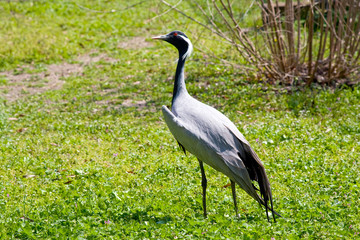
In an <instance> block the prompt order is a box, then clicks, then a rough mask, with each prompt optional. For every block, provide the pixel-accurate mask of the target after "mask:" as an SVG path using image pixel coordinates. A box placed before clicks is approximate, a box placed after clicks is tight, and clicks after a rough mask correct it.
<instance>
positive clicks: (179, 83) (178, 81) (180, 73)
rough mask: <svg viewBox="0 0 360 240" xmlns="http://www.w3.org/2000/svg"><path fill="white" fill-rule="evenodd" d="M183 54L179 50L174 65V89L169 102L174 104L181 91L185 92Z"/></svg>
mask: <svg viewBox="0 0 360 240" xmlns="http://www.w3.org/2000/svg"><path fill="white" fill-rule="evenodd" d="M183 55H184V54H182V53H181V52H179V60H178V64H177V67H176V73H175V82H174V90H173V98H172V101H171V104H172V105H173V104H174V101H175V99H176V98H177V97H178V96H179V95H180V94H181V93H187V90H186V85H185V77H184V68H185V60H186V57H185V58H184V59H183Z"/></svg>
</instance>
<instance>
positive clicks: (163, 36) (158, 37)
mask: <svg viewBox="0 0 360 240" xmlns="http://www.w3.org/2000/svg"><path fill="white" fill-rule="evenodd" d="M152 39H159V40H165V39H167V36H166V35H160V36H156V37H152Z"/></svg>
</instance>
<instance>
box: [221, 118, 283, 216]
mask: <svg viewBox="0 0 360 240" xmlns="http://www.w3.org/2000/svg"><path fill="white" fill-rule="evenodd" d="M225 127H226V128H228V129H229V131H230V132H231V133H232V134H233V135H234V136H235V137H236V138H237V139H238V140H239V142H240V143H241V144H242V145H243V149H244V152H243V153H241V152H239V153H238V154H239V157H240V158H241V159H242V161H243V163H244V164H245V166H246V168H247V171H248V173H249V175H250V178H251V180H255V181H257V182H258V184H259V187H260V194H261V196H262V197H263V199H261V204H262V205H264V206H265V209H266V212H267V210H268V209H269V210H271V211H272V213H273V214H276V215H278V216H280V215H279V214H278V213H277V212H275V211H274V210H273V202H272V193H271V188H270V182H269V179H268V177H267V175H266V172H265V167H264V165H263V163H262V162H261V160H260V158H259V156H258V155H257V154H256V153H255V151H254V150H253V149H252V148H251V146H250V144H249V142H248V141H246V139H245V138H244V136H243V135H242V134H241V133H240V132H239V130H238V129H237V128H236V127H234V125H225ZM269 202H270V206H269ZM267 216H268V215H267Z"/></svg>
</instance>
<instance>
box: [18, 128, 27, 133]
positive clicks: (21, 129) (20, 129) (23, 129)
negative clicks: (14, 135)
mask: <svg viewBox="0 0 360 240" xmlns="http://www.w3.org/2000/svg"><path fill="white" fill-rule="evenodd" d="M26 130H27V128H19V129H18V130H16V131H17V132H18V133H21V132H25V131H26Z"/></svg>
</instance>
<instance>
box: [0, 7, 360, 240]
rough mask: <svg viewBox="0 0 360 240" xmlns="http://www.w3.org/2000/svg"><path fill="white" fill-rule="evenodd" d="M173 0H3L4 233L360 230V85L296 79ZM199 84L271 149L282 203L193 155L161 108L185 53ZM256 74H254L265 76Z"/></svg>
mask: <svg viewBox="0 0 360 240" xmlns="http://www.w3.org/2000/svg"><path fill="white" fill-rule="evenodd" d="M166 10H167V8H166V7H164V6H163V5H161V4H160V3H159V2H158V1H155V0H153V1H135V0H129V1H110V0H109V1H105V0H99V1H45V0H38V1H36V0H33V1H1V2H0V42H1V47H0V72H1V73H0V238H1V239H197V238H200V239H303V238H305V239H355V238H357V237H359V236H360V219H359V216H360V206H359V198H360V190H359V185H360V174H359V172H360V161H359V159H360V86H359V85H358V86H354V87H353V88H348V87H346V86H343V87H340V88H337V89H333V88H321V87H319V86H313V87H312V88H311V89H308V90H294V91H292V92H288V91H285V90H283V89H281V87H278V86H268V85H266V84H265V83H259V82H254V81H251V79H249V75H246V76H245V75H244V74H242V73H241V71H239V70H238V69H236V68H233V67H231V66H227V65H225V64H224V63H223V62H221V61H219V60H218V59H216V58H212V57H211V54H206V52H207V51H208V50H209V49H211V50H212V51H213V52H214V53H216V54H217V56H218V57H220V58H226V59H229V60H231V59H234V57H236V55H235V53H234V51H233V50H231V47H230V46H229V45H227V44H225V43H223V42H222V41H221V40H219V39H217V38H216V37H215V36H213V35H211V34H210V33H209V32H206V31H204V30H203V29H202V28H200V27H199V26H198V25H194V24H193V23H192V22H190V21H189V20H187V19H185V18H184V17H182V16H181V15H180V14H178V13H176V12H174V11H170V12H168V13H166V14H164V15H162V16H161V17H157V18H155V19H153V20H151V21H150V20H149V19H151V18H154V17H155V16H156V15H157V14H161V13H163V12H165V11H166ZM175 29H177V30H182V31H184V32H185V33H186V34H187V35H188V36H189V38H190V39H191V40H192V42H193V44H194V54H193V55H192V56H191V58H190V59H189V61H188V62H187V65H186V71H187V74H186V75H187V88H188V91H189V93H190V94H191V95H193V96H195V97H196V98H197V99H199V100H201V101H203V102H205V103H207V104H209V105H212V106H214V107H216V108H217V109H218V110H220V111H221V112H223V113H224V114H226V115H227V116H228V117H229V118H230V119H231V120H232V121H233V122H234V123H235V124H236V125H237V126H238V128H239V130H240V131H241V132H242V133H243V134H244V136H245V137H246V138H247V139H248V141H249V142H250V144H251V145H252V146H253V148H254V149H255V151H256V152H257V153H258V155H259V157H260V158H261V159H262V161H263V163H264V165H265V168H266V170H267V173H268V176H269V180H270V182H271V185H272V192H273V199H274V208H275V210H276V211H277V212H279V213H280V214H281V215H282V216H283V218H278V221H277V222H276V223H273V222H270V223H269V222H267V219H266V214H265V210H264V209H262V208H261V207H259V205H258V204H257V203H256V202H255V201H254V200H253V199H252V198H250V197H249V196H248V195H247V194H246V193H245V192H244V191H242V190H241V189H239V188H238V191H237V193H238V205H239V210H240V215H241V216H240V218H236V217H235V211H234V207H233V201H232V195H231V188H229V187H225V186H226V185H227V184H228V183H229V180H228V178H226V177H225V176H224V175H222V174H220V173H218V172H216V171H214V170H212V169H211V168H210V167H208V166H205V171H206V173H207V177H208V195H207V196H208V213H209V216H208V218H207V219H204V217H203V215H202V195H201V194H202V188H201V174H200V168H199V165H198V162H197V160H196V158H195V157H194V156H192V155H190V154H187V155H184V153H183V152H182V151H181V150H180V149H179V147H178V145H177V142H176V141H175V139H174V138H173V136H172V135H171V133H170V131H169V130H168V128H167V126H166V124H165V122H164V120H163V117H162V113H161V106H162V105H170V104H171V94H172V88H173V85H172V84H173V75H174V72H175V68H176V62H175V61H176V59H177V52H176V49H175V48H174V47H172V46H171V45H169V44H166V43H163V42H156V41H152V40H151V36H155V35H160V34H165V33H168V32H170V31H171V30H175ZM250 76H251V75H250Z"/></svg>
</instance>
